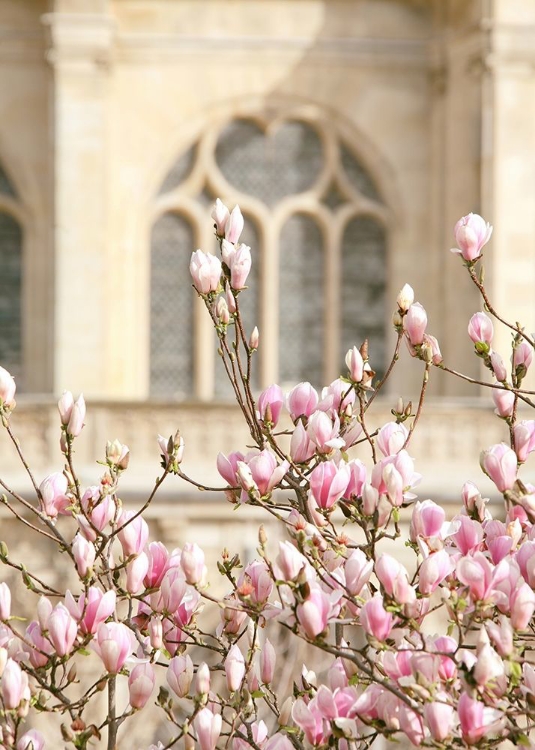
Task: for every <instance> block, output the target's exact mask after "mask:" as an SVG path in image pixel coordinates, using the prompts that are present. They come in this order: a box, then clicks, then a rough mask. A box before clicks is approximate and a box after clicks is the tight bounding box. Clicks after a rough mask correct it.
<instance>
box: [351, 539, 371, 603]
mask: <svg viewBox="0 0 535 750" xmlns="http://www.w3.org/2000/svg"><path fill="white" fill-rule="evenodd" d="M372 571H373V560H368V558H367V557H366V555H365V554H364V552H363V551H362V550H360V549H356V550H353V552H352V553H351V554H350V556H349V557H348V558H347V560H346V561H345V563H344V573H345V584H346V588H347V590H348V591H349V593H350V594H351V595H352V596H358V595H359V594H360V592H361V591H362V589H363V588H364V586H365V585H366V584H367V583H368V581H369V580H370V576H371V574H372Z"/></svg>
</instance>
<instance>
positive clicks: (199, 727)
mask: <svg viewBox="0 0 535 750" xmlns="http://www.w3.org/2000/svg"><path fill="white" fill-rule="evenodd" d="M222 721H223V720H222V718H221V714H214V713H212V711H210V709H209V708H202V709H201V710H200V711H199V713H198V714H197V716H196V717H195V718H194V720H193V726H194V727H195V731H196V733H197V742H198V743H199V747H200V749H201V750H215V749H216V747H217V741H218V739H219V735H220V734H221V725H222Z"/></svg>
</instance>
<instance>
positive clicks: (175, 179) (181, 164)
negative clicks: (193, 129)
mask: <svg viewBox="0 0 535 750" xmlns="http://www.w3.org/2000/svg"><path fill="white" fill-rule="evenodd" d="M196 156H197V145H196V144H194V145H193V146H192V147H191V148H190V149H188V150H187V151H186V152H185V153H184V154H182V156H181V157H180V158H179V159H177V161H176V162H175V163H174V164H173V166H172V167H171V169H170V171H169V172H168V173H167V175H166V178H165V180H164V181H163V183H162V186H161V187H160V190H159V194H160V195H163V194H164V193H170V192H171V190H174V189H175V188H177V187H178V186H179V185H180V183H182V182H184V180H185V179H186V177H188V176H189V174H190V172H191V170H192V169H193V164H194V162H195V158H196Z"/></svg>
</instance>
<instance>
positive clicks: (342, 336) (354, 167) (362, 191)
mask: <svg viewBox="0 0 535 750" xmlns="http://www.w3.org/2000/svg"><path fill="white" fill-rule="evenodd" d="M216 197H220V198H221V199H222V200H223V201H224V202H225V203H227V204H228V205H229V207H230V208H232V207H233V205H234V204H235V203H239V204H240V206H241V209H242V212H243V214H244V216H245V220H246V230H245V232H244V235H243V237H242V238H241V241H243V242H245V243H246V244H248V245H250V246H251V249H252V255H253V269H254V270H253V273H252V274H251V276H250V278H249V282H248V286H249V290H248V291H246V292H244V293H242V295H240V303H241V306H242V311H243V314H244V318H245V323H246V328H247V329H248V330H251V329H252V328H253V326H254V325H258V327H259V329H260V335H261V340H262V347H261V349H260V352H259V362H258V363H257V366H258V370H259V373H258V379H257V382H256V383H255V386H256V387H264V386H266V385H268V384H270V383H272V382H275V381H277V382H279V383H281V384H282V385H283V386H289V385H291V384H295V383H296V382H299V381H300V380H310V381H311V382H313V384H314V385H316V386H319V385H322V384H325V383H328V382H330V381H331V380H332V379H333V378H334V377H336V376H337V374H338V373H339V372H340V367H343V358H344V355H345V352H346V351H347V349H348V348H350V347H351V346H353V345H357V346H360V344H362V342H363V340H364V339H365V338H369V339H370V346H369V351H370V360H371V364H372V366H373V367H374V369H376V370H377V371H378V372H381V371H383V370H384V366H385V356H386V347H385V337H386V334H385V331H386V325H385V323H386V315H385V309H384V301H385V286H386V230H385V222H386V217H387V211H386V209H385V207H384V205H383V204H382V201H381V199H380V197H379V192H378V190H377V187H376V185H375V183H374V181H373V179H372V177H371V176H370V174H369V172H368V171H367V170H366V169H365V168H364V166H363V165H362V164H361V162H360V161H359V160H358V158H357V157H356V154H355V152H354V151H353V150H352V148H351V147H350V144H349V143H348V142H347V140H346V137H345V134H343V133H341V132H339V131H338V129H337V126H336V123H335V122H333V121H332V120H331V119H327V118H325V117H323V116H321V115H320V116H318V115H317V114H311V111H310V110H309V109H307V110H304V111H303V112H299V111H296V112H291V113H287V114H286V115H284V116H283V115H280V114H279V116H278V117H277V119H276V120H275V119H272V118H271V119H270V117H269V116H268V115H267V114H266V115H263V114H262V113H255V114H254V115H251V116H244V117H239V118H236V119H234V120H231V121H227V122H225V123H219V124H217V125H214V126H212V127H211V128H210V129H209V130H208V131H207V132H205V133H204V134H203V135H202V136H201V138H200V139H199V140H198V141H196V142H195V143H193V144H192V145H191V147H190V148H189V150H186V151H185V152H184V154H183V156H182V157H181V158H180V159H179V160H178V161H177V162H176V164H175V165H174V166H173V168H172V169H171V170H170V172H169V173H168V175H167V176H166V178H165V180H164V182H163V184H162V186H161V188H160V193H159V196H158V197H157V199H156V209H157V211H158V215H160V216H161V214H162V213H163V218H159V219H158V220H157V222H156V224H155V225H154V228H153V235H152V254H151V258H152V261H151V265H152V283H151V299H152V304H151V311H152V318H151V384H154V385H151V390H152V392H153V393H155V394H156V393H157V392H159V393H160V394H161V395H173V394H176V395H186V394H187V393H188V390H189V393H191V394H195V395H197V396H199V397H201V398H212V397H214V396H215V397H216V398H226V397H230V396H231V394H232V391H231V389H230V388H229V386H228V385H227V384H226V379H225V376H224V371H223V367H222V365H221V363H220V362H214V357H213V355H211V354H210V352H211V351H213V347H212V348H211V347H210V336H211V335H212V333H211V331H210V329H209V326H207V325H206V324H205V323H203V322H202V320H203V319H202V317H201V316H200V315H199V316H197V315H196V314H195V311H194V310H193V309H192V307H191V294H189V292H188V290H189V291H191V290H190V284H191V282H190V280H189V274H187V262H186V260H184V256H185V258H186V259H188V260H189V257H190V254H191V251H192V250H194V249H196V247H199V246H200V247H202V248H203V250H209V249H211V248H213V251H214V252H215V251H216V248H215V244H214V241H213V237H212V234H213V232H212V222H211V221H210V218H209V217H210V211H211V208H212V205H213V202H214V200H215V198H216ZM164 211H167V212H169V211H171V212H172V211H175V212H176V211H179V212H180V213H181V214H183V215H184V216H187V220H188V222H189V225H188V226H189V227H190V231H189V236H188V235H187V233H185V232H184V230H183V228H182V229H178V228H177V230H176V231H174V230H173V226H172V224H171V223H170V220H169V219H168V218H166V217H169V216H174V217H175V219H173V221H175V222H176V214H170V213H164ZM164 219H165V221H167V222H168V223H167V224H166V229H165V231H164V229H163V228H159V225H160V224H161V222H163V221H164ZM193 237H195V238H197V241H196V242H195V243H193V241H192V240H193ZM188 242H189V244H188ZM164 246H165V247H167V248H168V250H167V251H164V250H162V247H164ZM167 252H168V253H170V254H171V255H173V258H174V260H170V256H169V257H168V255H167V254H166V253H167ZM162 253H163V254H164V255H165V258H166V260H165V261H162V259H161V256H162ZM179 259H180V260H179ZM162 263H163V265H165V264H167V266H168V271H167V272H166V271H162V272H158V271H157V269H156V268H155V266H156V265H158V264H162ZM179 264H180V267H181V268H182V269H184V271H183V272H184V273H185V274H186V281H185V282H184V281H180V282H179V281H176V280H175V281H174V282H172V281H171V277H172V278H176V273H178V267H179ZM171 266H172V267H173V268H175V267H176V271H173V272H171V270H170V267H171ZM172 284H175V285H176V292H175V291H173V292H171V291H170V290H171V286H172ZM166 289H167V292H166V291H165V290H166ZM173 289H174V287H173ZM166 294H167V295H170V297H172V298H173V299H174V300H175V301H174V302H171V301H170V302H169V306H165V305H164V303H163V302H162V299H163V298H165V296H166ZM179 296H180V302H178V301H177V300H176V299H175V297H177V298H178V297H179ZM188 304H189V305H190V308H189V317H188V313H187V312H186V310H185V307H186V306H187V305H188ZM173 305H174V306H175V308H176V309H175V308H173ZM178 308H180V313H179V312H178ZM173 310H174V311H173ZM177 316H178V317H179V318H180V320H181V321H182V324H181V326H180V331H179V332H178V331H175V332H174V333H173V334H171V333H169V334H168V333H165V334H164V331H165V332H167V331H168V330H169V325H170V321H171V319H176V317H177ZM186 324H187V325H188V326H189V332H187V333H186V331H185V330H184V326H185V325H186ZM171 327H172V326H171ZM197 344H198V345H197ZM167 347H173V348H174V349H173V352H166V349H167ZM194 348H195V354H193V349H194ZM187 353H189V356H190V359H189V369H188V367H187V361H188V360H187ZM179 360H180V362H182V364H181V365H180V366H178V365H176V364H175V365H173V366H171V363H172V362H175V363H176V362H178V361H179ZM193 363H194V364H193ZM173 367H174V368H175V369H173ZM186 371H187V373H188V374H187V375H186V374H185V373H186ZM173 378H177V381H180V385H179V386H177V387H174V386H173V385H172V383H173ZM163 380H165V382H166V384H167V385H166V386H165V387H162V386H158V387H156V386H155V384H156V383H161V382H162V381H163Z"/></svg>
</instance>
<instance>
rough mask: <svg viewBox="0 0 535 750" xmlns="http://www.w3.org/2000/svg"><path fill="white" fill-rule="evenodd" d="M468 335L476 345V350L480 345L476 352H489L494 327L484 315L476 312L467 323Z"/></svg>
mask: <svg viewBox="0 0 535 750" xmlns="http://www.w3.org/2000/svg"><path fill="white" fill-rule="evenodd" d="M468 335H469V336H470V338H471V339H472V341H473V342H474V344H475V345H476V349H477V348H478V345H480V348H479V349H478V351H481V352H485V353H487V352H488V351H489V349H490V345H491V343H492V337H493V336H494V326H493V325H492V320H491V319H490V318H489V316H488V315H486V313H484V312H478V313H475V315H472V317H471V318H470V322H469V323H468ZM481 345H483V346H481Z"/></svg>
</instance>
